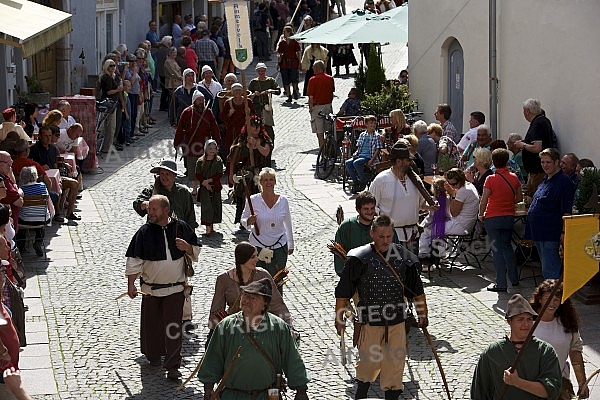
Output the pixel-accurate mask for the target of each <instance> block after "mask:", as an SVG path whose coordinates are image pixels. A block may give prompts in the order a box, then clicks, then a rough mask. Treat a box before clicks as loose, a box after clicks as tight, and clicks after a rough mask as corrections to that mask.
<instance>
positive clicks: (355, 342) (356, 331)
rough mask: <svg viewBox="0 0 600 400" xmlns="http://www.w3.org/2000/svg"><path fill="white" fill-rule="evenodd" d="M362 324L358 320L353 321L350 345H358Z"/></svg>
mask: <svg viewBox="0 0 600 400" xmlns="http://www.w3.org/2000/svg"><path fill="white" fill-rule="evenodd" d="M362 327H363V324H361V323H360V322H357V321H354V334H353V335H352V346H354V347H358V340H359V339H360V330H361V329H362Z"/></svg>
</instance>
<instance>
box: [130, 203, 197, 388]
mask: <svg viewBox="0 0 600 400" xmlns="http://www.w3.org/2000/svg"><path fill="white" fill-rule="evenodd" d="M147 211H148V222H146V223H145V224H144V225H143V226H142V227H141V228H140V229H138V231H137V232H136V233H135V235H134V236H133V238H132V239H131V242H130V243H129V247H128V248H127V252H126V253H125V255H126V256H127V263H126V267H125V275H127V293H128V294H129V297H131V298H134V297H136V296H137V294H138V290H137V288H136V286H135V280H136V279H137V278H140V290H141V291H142V292H143V297H142V316H141V325H140V347H141V352H142V354H144V355H145V356H146V358H147V359H148V361H149V362H150V365H153V366H160V365H161V363H162V364H163V367H164V368H165V369H166V370H167V371H168V373H167V378H169V379H172V380H177V379H179V378H181V372H179V367H180V366H181V342H182V330H181V321H182V314H183V312H182V311H183V304H184V301H185V297H186V296H188V295H189V291H188V290H186V286H187V285H186V275H185V256H186V255H187V256H188V257H189V258H190V259H191V260H192V261H198V254H199V253H200V245H199V244H198V237H197V236H196V234H195V233H194V230H193V229H192V228H191V227H190V226H189V225H188V224H186V223H185V222H184V221H181V220H176V219H172V218H171V217H170V211H171V210H170V205H169V199H167V198H166V197H165V196H163V195H154V196H152V197H151V198H150V200H149V201H148V207H147ZM162 356H164V362H163V361H162V360H161V357H162Z"/></svg>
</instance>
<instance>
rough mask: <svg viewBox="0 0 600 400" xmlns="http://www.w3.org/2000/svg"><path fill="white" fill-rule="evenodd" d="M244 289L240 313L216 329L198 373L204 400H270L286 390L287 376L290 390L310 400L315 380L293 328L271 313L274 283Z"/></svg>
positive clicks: (298, 399) (263, 281)
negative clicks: (275, 391)
mask: <svg viewBox="0 0 600 400" xmlns="http://www.w3.org/2000/svg"><path fill="white" fill-rule="evenodd" d="M241 289H242V294H241V298H240V307H241V311H239V312H237V313H235V314H232V315H229V316H228V317H226V318H225V319H223V320H222V321H221V322H220V323H219V325H217V327H216V329H215V331H214V333H213V335H212V337H211V339H210V341H209V343H208V348H207V349H206V353H205V355H204V361H203V363H202V365H201V367H200V370H199V372H198V379H199V380H200V382H202V383H204V398H205V399H208V398H214V397H211V396H214V394H217V395H220V398H221V399H223V400H228V399H246V398H247V399H257V400H266V399H267V390H269V389H280V390H281V382H282V377H283V375H285V377H286V379H287V384H288V386H289V387H290V388H292V389H294V390H296V396H295V400H307V399H308V395H307V394H306V390H307V386H306V384H307V383H308V381H309V380H310V378H309V377H308V373H307V372H306V367H305V366H304V362H303V361H302V358H301V357H300V353H299V352H298V349H297V347H296V343H295V341H294V338H293V337H292V334H291V332H290V328H289V327H288V325H287V324H286V323H285V321H284V320H282V319H281V318H279V317H277V316H275V315H273V314H271V313H269V312H267V308H268V306H269V302H270V301H271V296H272V293H273V286H272V284H271V280H270V279H269V278H263V279H261V280H258V281H255V282H252V283H250V284H248V285H246V286H242V287H241ZM248 371H252V373H248ZM220 380H224V381H223V382H222V385H219V386H218V388H217V391H219V393H214V390H215V389H214V385H215V384H216V383H217V382H219V381H220ZM269 398H270V397H269Z"/></svg>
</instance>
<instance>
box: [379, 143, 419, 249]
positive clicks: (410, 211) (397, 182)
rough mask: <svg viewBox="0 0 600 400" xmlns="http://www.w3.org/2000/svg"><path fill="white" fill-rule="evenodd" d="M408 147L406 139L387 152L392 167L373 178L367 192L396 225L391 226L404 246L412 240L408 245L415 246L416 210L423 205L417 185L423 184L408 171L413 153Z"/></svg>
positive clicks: (417, 212)
mask: <svg viewBox="0 0 600 400" xmlns="http://www.w3.org/2000/svg"><path fill="white" fill-rule="evenodd" d="M409 149H410V144H409V143H408V141H407V140H405V139H400V140H398V141H397V142H396V143H395V144H394V146H393V147H392V149H391V151H390V161H391V163H392V166H391V167H390V168H389V169H387V170H385V171H382V172H381V173H380V174H379V175H377V176H376V177H375V179H373V182H371V186H370V187H369V191H370V192H371V193H373V196H375V199H377V211H378V214H379V215H387V216H389V217H390V218H391V219H392V220H393V221H394V222H395V224H396V225H395V226H394V228H395V230H396V234H397V235H398V239H399V240H400V241H401V242H404V243H406V244H407V247H408V246H409V245H408V243H410V242H412V244H411V247H409V248H414V247H415V246H414V245H415V244H416V243H418V241H417V239H418V233H419V230H418V227H417V224H418V223H419V210H421V209H422V208H426V207H425V199H424V198H423V195H422V194H421V192H420V191H419V190H418V189H417V186H416V185H417V184H418V185H423V183H422V182H421V181H420V179H419V177H417V176H416V175H415V174H414V172H413V171H411V170H410V169H411V165H412V162H413V160H412V158H413V156H412V155H411V154H410V150H409ZM409 174H412V179H415V182H413V180H412V179H411V177H409ZM415 250H416V249H415Z"/></svg>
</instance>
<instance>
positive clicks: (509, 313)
mask: <svg viewBox="0 0 600 400" xmlns="http://www.w3.org/2000/svg"><path fill="white" fill-rule="evenodd" d="M523 313H528V314H531V315H533V316H534V317H537V316H538V313H536V312H535V311H534V310H533V308H531V304H529V302H528V301H527V300H525V297H523V296H521V295H520V294H514V295H513V296H512V297H511V298H510V300H508V304H507V305H506V319H509V318H511V317H514V316H515V315H519V314H523Z"/></svg>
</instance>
